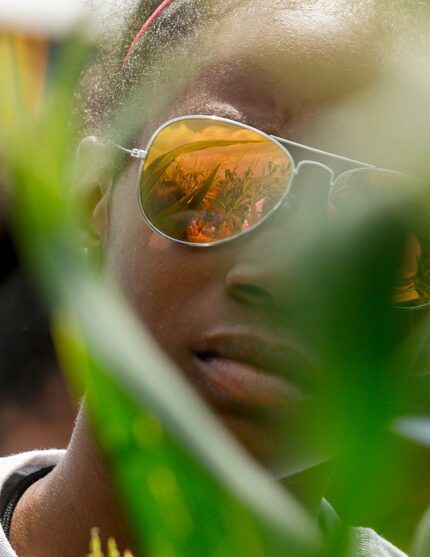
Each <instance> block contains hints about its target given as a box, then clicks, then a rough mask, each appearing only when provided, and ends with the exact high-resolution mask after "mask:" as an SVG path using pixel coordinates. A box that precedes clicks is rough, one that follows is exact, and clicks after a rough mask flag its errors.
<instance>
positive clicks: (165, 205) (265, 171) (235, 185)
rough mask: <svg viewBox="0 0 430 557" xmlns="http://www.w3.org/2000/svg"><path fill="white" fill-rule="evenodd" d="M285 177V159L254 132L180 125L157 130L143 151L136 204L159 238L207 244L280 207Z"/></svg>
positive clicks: (204, 123)
mask: <svg viewBox="0 0 430 557" xmlns="http://www.w3.org/2000/svg"><path fill="white" fill-rule="evenodd" d="M291 173H292V164H291V160H290V158H289V155H288V153H287V152H286V151H285V150H284V149H283V148H282V147H281V146H279V145H278V144H277V143H275V142H274V141H272V140H271V139H270V138H268V137H266V136H265V135H263V134H260V133H259V132H258V131H256V130H253V129H249V128H246V127H242V126H240V125H236V124H234V123H230V122H224V121H218V120H213V119H211V118H189V119H181V120H177V121H174V122H172V123H170V124H168V125H167V126H165V127H164V128H162V130H161V131H160V132H159V133H158V134H157V136H156V137H155V139H154V140H153V142H152V144H151V146H150V148H149V152H148V156H147V159H146V161H145V164H144V167H143V171H142V173H141V181H140V203H141V207H142V211H143V213H144V215H145V217H146V218H147V220H148V221H149V222H150V223H151V225H152V226H153V227H154V228H156V229H157V230H158V231H160V232H162V233H163V234H165V235H166V236H168V237H170V238H173V239H175V240H180V241H184V242H189V243H194V244H210V243H214V242H219V241H223V240H226V239H227V238H231V237H234V236H238V235H239V234H241V233H243V232H245V231H247V230H249V229H251V228H253V227H254V226H256V225H257V224H258V223H259V222H260V221H261V220H262V219H263V218H264V217H265V216H266V215H267V214H268V213H269V212H270V211H271V210H272V209H274V208H275V207H276V206H277V204H279V202H280V201H281V199H282V197H283V195H284V193H285V191H286V189H287V188H288V185H289V182H290V179H291Z"/></svg>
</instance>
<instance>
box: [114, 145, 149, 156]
mask: <svg viewBox="0 0 430 557" xmlns="http://www.w3.org/2000/svg"><path fill="white" fill-rule="evenodd" d="M112 145H113V146H114V147H116V148H117V149H119V150H120V151H122V152H123V153H127V154H128V155H130V157H133V158H134V159H141V160H145V159H146V156H147V154H148V151H145V150H144V149H137V148H134V149H127V148H126V147H122V145H118V144H117V143H112Z"/></svg>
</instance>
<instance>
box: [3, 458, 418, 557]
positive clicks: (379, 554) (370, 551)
mask: <svg viewBox="0 0 430 557" xmlns="http://www.w3.org/2000/svg"><path fill="white" fill-rule="evenodd" d="M64 452H65V451H58V450H47V451H32V452H28V453H21V454H17V455H12V456H8V457H5V458H0V509H2V508H3V507H4V505H5V502H6V500H7V498H8V496H9V494H10V493H11V491H12V490H13V489H14V487H15V486H16V485H17V484H18V483H19V481H20V480H22V478H23V477H24V476H27V475H28V474H32V473H33V472H35V471H36V470H39V469H41V468H45V467H46V466H52V465H55V464H57V463H58V461H59V460H60V458H61V457H62V456H63V454H64ZM354 537H355V539H356V541H357V543H356V547H355V549H354V551H353V553H352V555H351V557H407V555H405V553H403V552H402V551H400V550H399V549H397V548H395V547H394V546H393V545H392V544H390V543H389V542H387V541H386V540H384V539H383V538H381V537H380V536H378V534H376V532H374V531H373V530H370V529H368V528H355V529H354ZM0 557H18V556H17V554H16V553H15V551H14V550H13V548H12V546H11V545H10V543H9V541H8V539H7V538H6V535H5V533H4V531H3V529H2V528H0Z"/></svg>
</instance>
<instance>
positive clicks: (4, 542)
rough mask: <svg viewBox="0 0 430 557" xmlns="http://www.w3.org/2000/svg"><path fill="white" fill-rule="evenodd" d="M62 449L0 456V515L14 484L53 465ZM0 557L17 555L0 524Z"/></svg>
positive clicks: (62, 453) (60, 455) (59, 456)
mask: <svg viewBox="0 0 430 557" xmlns="http://www.w3.org/2000/svg"><path fill="white" fill-rule="evenodd" d="M63 455H64V451H58V450H46V451H31V452H28V453H20V454H16V455H12V456H8V457H4V458H0V516H1V517H2V518H3V514H4V510H5V507H6V505H7V503H8V500H9V498H10V496H11V494H12V493H13V491H14V489H15V488H16V486H17V485H18V484H19V483H20V482H21V481H22V480H23V479H24V478H25V477H26V476H29V475H30V474H33V473H35V472H37V471H38V470H41V469H42V468H45V467H47V466H55V465H56V464H57V463H58V462H59V460H60V459H61V457H62V456H63ZM0 557H17V556H16V553H15V552H14V550H13V549H12V547H11V545H10V544H9V541H8V539H7V537H6V535H5V532H4V530H3V527H2V526H1V525H0Z"/></svg>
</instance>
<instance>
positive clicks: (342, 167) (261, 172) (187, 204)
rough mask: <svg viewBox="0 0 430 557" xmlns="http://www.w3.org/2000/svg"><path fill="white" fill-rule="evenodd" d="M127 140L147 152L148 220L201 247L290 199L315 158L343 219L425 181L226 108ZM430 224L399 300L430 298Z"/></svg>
mask: <svg viewBox="0 0 430 557" xmlns="http://www.w3.org/2000/svg"><path fill="white" fill-rule="evenodd" d="M118 147H119V148H120V149H121V150H122V151H125V152H127V153H128V154H129V155H130V156H132V157H135V158H138V159H140V160H141V164H140V169H139V177H138V200H139V204H140V208H141V211H142V214H143V216H144V218H145V220H146V221H147V223H148V225H149V226H150V227H151V228H152V229H153V230H154V231H155V232H157V233H158V234H160V235H161V236H164V237H165V238H168V239H169V240H172V241H174V242H178V243H181V244H185V245H188V246H196V247H208V246H215V245H219V244H222V243H225V242H228V241H230V240H232V239H235V238H238V237H241V236H242V235H244V234H246V233H248V232H249V231H251V230H254V229H255V228H256V227H257V226H259V225H260V224H261V223H263V222H264V221H265V220H266V219H268V218H269V217H270V216H271V215H272V214H273V213H274V212H275V211H276V210H277V209H278V208H279V207H281V206H282V205H283V204H285V203H287V197H288V193H289V191H290V189H291V186H292V183H293V181H294V178H295V177H296V176H297V175H298V173H299V171H300V169H301V168H303V166H305V165H317V166H319V167H321V168H323V169H324V170H326V171H328V173H329V176H330V178H329V186H330V191H329V194H328V203H327V206H326V212H327V216H328V217H329V218H330V219H334V220H337V219H343V218H349V217H350V216H352V215H353V214H357V212H359V211H364V210H366V208H367V207H370V206H372V204H375V203H377V202H379V201H381V200H382V199H383V198H387V199H388V198H390V196H391V195H392V194H393V192H394V193H396V192H399V191H406V190H407V189H408V188H409V189H410V186H411V185H412V184H413V185H414V187H415V182H416V181H415V179H414V178H412V177H411V176H409V175H406V174H402V173H399V172H396V171H393V170H386V169H380V168H377V167H375V166H373V165H370V164H367V163H362V162H359V161H355V160H353V159H349V158H346V157H342V156H339V155H335V154H333V153H327V152H325V151H321V150H319V149H315V148H313V147H308V146H305V145H301V144H298V143H295V142H293V141H290V140H287V139H283V138H280V137H277V136H273V135H268V134H266V133H264V132H262V131H260V130H257V129H255V128H253V127H250V126H248V125H246V124H242V123H239V122H235V121H233V120H228V119H226V118H220V117H216V116H201V115H192V116H183V117H179V118H174V119H172V120H169V121H168V122H166V123H165V124H163V125H162V126H161V127H160V128H159V129H158V130H157V131H156V132H155V133H154V134H153V136H152V137H151V139H150V140H149V142H148V145H147V147H146V149H144V150H143V149H137V148H136V149H126V148H124V147H120V146H118ZM291 153H294V158H293V156H292V154H291ZM429 232H430V231H427V230H419V227H417V229H416V230H415V229H413V228H411V232H410V234H408V237H407V245H406V249H405V257H404V263H403V264H402V268H401V269H400V270H399V279H398V286H396V289H395V292H394V295H393V299H394V303H395V305H400V306H402V307H415V306H420V305H422V304H426V303H428V302H429V301H430V241H429V240H428V239H429V238H430V233H429Z"/></svg>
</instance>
